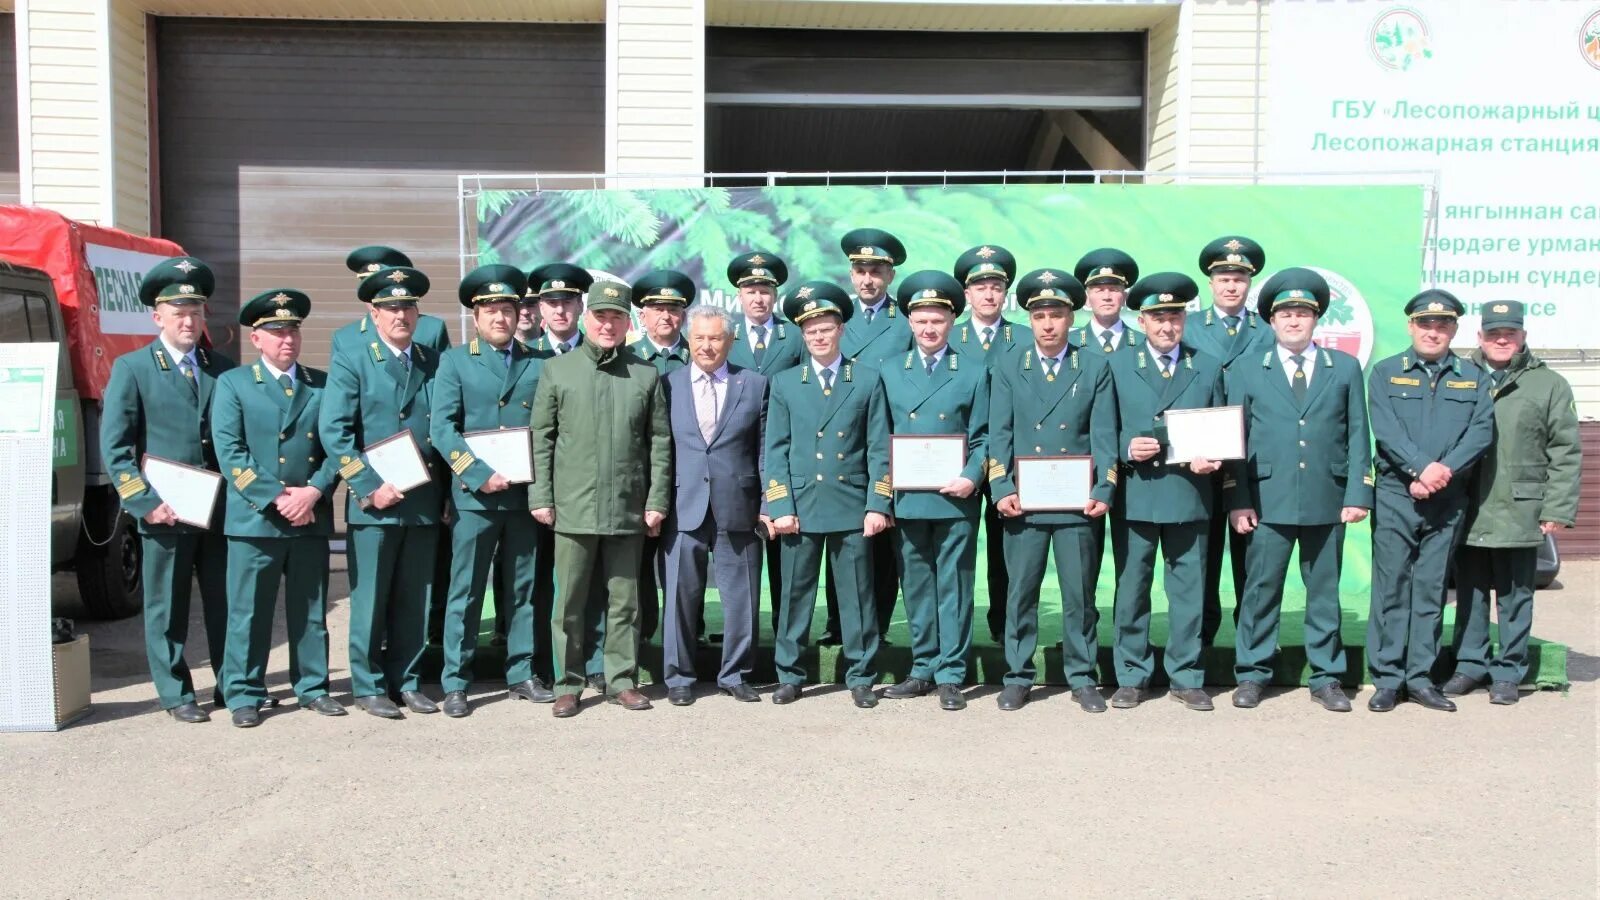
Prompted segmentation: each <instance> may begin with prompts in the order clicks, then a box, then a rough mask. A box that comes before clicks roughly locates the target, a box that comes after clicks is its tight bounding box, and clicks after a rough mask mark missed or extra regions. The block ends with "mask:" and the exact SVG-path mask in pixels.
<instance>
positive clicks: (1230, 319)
mask: <svg viewBox="0 0 1600 900" xmlns="http://www.w3.org/2000/svg"><path fill="white" fill-rule="evenodd" d="M1222 324H1224V325H1226V326H1228V334H1229V335H1235V334H1238V333H1239V317H1238V316H1223V317H1222Z"/></svg>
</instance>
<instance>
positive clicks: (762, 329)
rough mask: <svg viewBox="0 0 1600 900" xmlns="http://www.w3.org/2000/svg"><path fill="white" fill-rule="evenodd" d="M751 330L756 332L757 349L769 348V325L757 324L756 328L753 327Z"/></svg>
mask: <svg viewBox="0 0 1600 900" xmlns="http://www.w3.org/2000/svg"><path fill="white" fill-rule="evenodd" d="M750 330H751V331H753V332H755V336H756V349H757V350H765V349H767V326H765V325H757V326H755V327H754V328H752V329H750Z"/></svg>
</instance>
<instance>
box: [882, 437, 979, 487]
mask: <svg viewBox="0 0 1600 900" xmlns="http://www.w3.org/2000/svg"><path fill="white" fill-rule="evenodd" d="M966 465H967V437H966V435H963V434H895V435H890V436H889V483H890V484H892V485H894V489H895V490H897V491H937V490H939V489H941V488H943V487H944V486H945V485H947V484H949V483H950V482H951V481H953V480H955V479H957V478H960V477H961V470H962V469H963V468H965V467H966Z"/></svg>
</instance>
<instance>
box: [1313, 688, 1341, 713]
mask: <svg viewBox="0 0 1600 900" xmlns="http://www.w3.org/2000/svg"><path fill="white" fill-rule="evenodd" d="M1311 699H1312V701H1313V702H1315V703H1320V704H1322V708H1323V709H1325V710H1327V711H1328V712H1349V711H1350V698H1349V697H1346V696H1345V695H1344V690H1343V689H1342V688H1340V687H1339V686H1338V685H1337V684H1325V685H1323V686H1322V687H1319V688H1317V689H1316V690H1314V691H1312V692H1311Z"/></svg>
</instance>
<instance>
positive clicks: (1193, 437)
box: [1162, 406, 1244, 463]
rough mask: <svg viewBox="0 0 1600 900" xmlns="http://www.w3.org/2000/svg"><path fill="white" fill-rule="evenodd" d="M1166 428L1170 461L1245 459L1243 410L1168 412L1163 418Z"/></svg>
mask: <svg viewBox="0 0 1600 900" xmlns="http://www.w3.org/2000/svg"><path fill="white" fill-rule="evenodd" d="M1162 419H1163V421H1165V423H1166V426H1167V442H1166V443H1167V462H1169V463H1189V462H1192V461H1194V460H1197V459H1214V460H1224V459H1244V407H1242V406H1217V407H1213V408H1211V409H1169V410H1167V412H1166V415H1164V416H1162Z"/></svg>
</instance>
